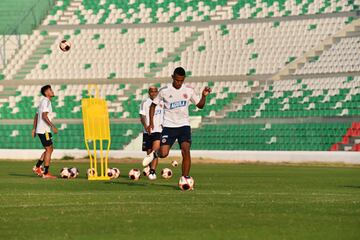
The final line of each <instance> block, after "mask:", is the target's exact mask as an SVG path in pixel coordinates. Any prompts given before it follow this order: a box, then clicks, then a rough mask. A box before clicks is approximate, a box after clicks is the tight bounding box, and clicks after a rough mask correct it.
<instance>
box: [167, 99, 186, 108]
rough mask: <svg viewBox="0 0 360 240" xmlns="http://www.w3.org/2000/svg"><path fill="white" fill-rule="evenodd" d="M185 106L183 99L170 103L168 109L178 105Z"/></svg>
mask: <svg viewBox="0 0 360 240" xmlns="http://www.w3.org/2000/svg"><path fill="white" fill-rule="evenodd" d="M185 106H186V101H185V100H181V101H177V102H173V103H170V109H175V108H180V107H185Z"/></svg>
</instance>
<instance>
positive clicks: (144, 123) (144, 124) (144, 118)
mask: <svg viewBox="0 0 360 240" xmlns="http://www.w3.org/2000/svg"><path fill="white" fill-rule="evenodd" d="M139 115H140V122H141V124H142V125H143V126H144V129H145V130H146V132H147V133H149V134H150V132H149V126H148V125H146V116H145V115H142V114H139Z"/></svg>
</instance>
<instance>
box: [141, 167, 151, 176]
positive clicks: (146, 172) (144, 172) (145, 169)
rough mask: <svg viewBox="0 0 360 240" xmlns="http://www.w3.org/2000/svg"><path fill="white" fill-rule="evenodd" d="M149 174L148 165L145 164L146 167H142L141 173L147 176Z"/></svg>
mask: <svg viewBox="0 0 360 240" xmlns="http://www.w3.org/2000/svg"><path fill="white" fill-rule="evenodd" d="M149 174H150V167H149V166H147V167H146V168H144V169H143V175H144V176H146V177H147V176H149Z"/></svg>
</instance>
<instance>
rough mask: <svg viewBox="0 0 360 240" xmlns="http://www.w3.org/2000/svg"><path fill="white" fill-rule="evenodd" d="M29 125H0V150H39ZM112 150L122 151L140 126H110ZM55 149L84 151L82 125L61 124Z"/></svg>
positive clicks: (38, 143)
mask: <svg viewBox="0 0 360 240" xmlns="http://www.w3.org/2000/svg"><path fill="white" fill-rule="evenodd" d="M31 128H32V126H31V125H29V124H21V125H16V124H11V125H7V124H2V125H0V133H1V137H0V141H1V143H2V144H1V148H8V149H14V148H16V149H19V148H22V149H33V148H41V147H42V146H41V144H40V142H39V141H38V140H37V139H36V140H34V139H33V138H31ZM110 129H111V138H112V145H111V147H112V149H123V148H124V146H126V145H127V144H129V142H130V141H131V140H132V139H133V138H134V137H136V136H137V135H138V134H139V132H140V131H141V129H142V128H141V125H140V124H131V123H130V124H111V126H110ZM53 138H54V142H55V144H56V145H55V147H56V148H59V149H74V148H77V149H85V144H84V132H83V126H82V124H61V126H60V127H59V134H57V135H54V136H53Z"/></svg>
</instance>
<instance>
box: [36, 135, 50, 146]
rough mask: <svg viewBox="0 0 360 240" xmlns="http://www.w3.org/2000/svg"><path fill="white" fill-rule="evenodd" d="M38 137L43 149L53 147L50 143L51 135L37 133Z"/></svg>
mask: <svg viewBox="0 0 360 240" xmlns="http://www.w3.org/2000/svg"><path fill="white" fill-rule="evenodd" d="M38 136H39V138H40V141H41V144H42V145H43V147H49V146H51V145H53V142H52V139H51V138H52V135H51V133H43V134H41V133H38Z"/></svg>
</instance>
